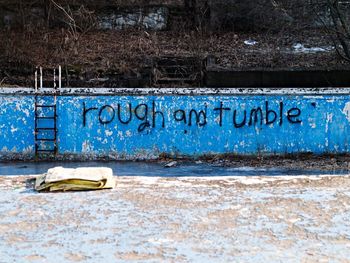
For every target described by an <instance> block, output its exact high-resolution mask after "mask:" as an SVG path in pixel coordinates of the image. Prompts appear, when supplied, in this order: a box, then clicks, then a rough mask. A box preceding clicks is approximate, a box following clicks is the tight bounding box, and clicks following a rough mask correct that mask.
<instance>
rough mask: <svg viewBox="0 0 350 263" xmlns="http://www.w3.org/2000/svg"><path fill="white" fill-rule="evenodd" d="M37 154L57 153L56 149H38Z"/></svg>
mask: <svg viewBox="0 0 350 263" xmlns="http://www.w3.org/2000/svg"><path fill="white" fill-rule="evenodd" d="M36 151H37V152H43V153H44V152H47V153H54V152H56V149H53V150H42V149H37V150H36Z"/></svg>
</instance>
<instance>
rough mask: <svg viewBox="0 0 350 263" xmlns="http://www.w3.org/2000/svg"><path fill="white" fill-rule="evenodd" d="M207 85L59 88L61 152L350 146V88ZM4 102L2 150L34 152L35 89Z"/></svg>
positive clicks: (137, 153) (1, 98)
mask: <svg viewBox="0 0 350 263" xmlns="http://www.w3.org/2000/svg"><path fill="white" fill-rule="evenodd" d="M134 91H135V90H133V92H134ZM209 91H210V92H212V91H213V89H209ZM209 91H207V92H204V93H198V95H184V94H183V95H181V96H179V94H175V95H173V94H167V93H166V92H173V90H171V89H167V91H166V92H165V93H163V94H162V95H147V96H146V95H128V94H124V95H122V96H121V95H117V94H116V95H114V96H112V95H111V94H110V93H109V91H108V92H107V93H106V94H105V95H99V96H95V95H96V94H90V95H86V94H85V95H78V94H76V93H74V92H76V91H74V92H73V93H72V94H66V95H62V94H61V95H60V96H58V97H57V104H58V112H57V114H58V120H57V121H58V122H57V127H58V153H59V155H61V156H78V157H79V156H80V158H83V159H84V158H90V159H91V158H92V159H94V158H103V157H106V158H116V159H138V158H140V159H149V158H156V157H158V156H159V154H160V153H167V154H170V155H174V156H179V155H187V156H197V155H202V154H217V153H218V154H222V153H233V154H241V155H256V154H286V153H301V152H313V153H316V154H322V153H334V154H337V153H350V148H349V143H350V102H349V99H350V95H348V94H350V93H348V94H346V95H345V94H341V93H339V94H337V93H333V94H328V95H327V94H326V91H325V90H324V94H323V95H319V94H318V91H315V92H316V93H315V94H312V93H308V94H307V95H305V94H304V93H305V92H311V91H310V90H307V89H300V93H293V92H292V93H290V94H283V93H281V94H279V93H278V92H281V91H283V92H285V91H284V90H283V89H280V90H279V91H278V92H277V91H276V90H275V93H269V94H263V90H262V89H260V91H259V92H255V93H253V94H247V93H246V92H243V93H239V92H237V90H235V91H232V93H231V94H226V89H222V90H219V91H220V92H221V94H220V93H218V94H216V95H211V93H210V92H209ZM343 91H344V90H343ZM99 92H101V91H99ZM163 92H164V91H163ZM192 92H193V91H192ZM98 94H99V93H98ZM130 94H132V93H130ZM46 99H47V100H48V101H49V100H50V99H52V98H50V97H49V96H43V99H42V100H43V101H42V102H43V103H45V101H44V100H46ZM0 103H1V108H0V129H1V134H2V136H1V140H0V149H1V151H0V157H1V158H3V159H4V158H7V157H6V156H9V155H10V154H11V155H12V154H15V155H16V156H20V155H23V154H26V155H28V156H29V157H30V158H33V157H34V153H35V152H34V149H35V148H34V95H31V94H28V95H23V94H22V95H18V94H17V95H15V94H8V93H6V94H3V95H1V93H0ZM84 105H85V106H84ZM129 106H131V108H130V107H129ZM84 107H85V108H84ZM13 109H16V110H15V111H14V110H13ZM175 113H177V114H175ZM235 114H236V115H235ZM235 116H236V117H235ZM84 120H85V122H84ZM84 123H85V125H84ZM9 149H10V150H9Z"/></svg>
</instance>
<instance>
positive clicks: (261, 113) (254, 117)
mask: <svg viewBox="0 0 350 263" xmlns="http://www.w3.org/2000/svg"><path fill="white" fill-rule="evenodd" d="M278 108H279V109H278V110H277V111H275V110H273V109H271V108H270V107H269V102H268V101H265V107H253V108H251V109H244V110H243V111H240V110H237V109H234V110H233V115H232V123H233V126H234V127H235V128H242V127H244V126H246V125H247V126H256V125H260V126H262V125H263V124H265V125H271V124H273V123H276V122H278V125H279V126H282V124H283V120H284V118H286V119H287V121H288V122H289V123H291V124H298V123H301V122H302V121H301V119H299V118H298V117H300V115H301V110H300V109H299V108H297V107H294V108H290V109H289V110H288V111H287V112H285V111H284V109H285V106H284V104H283V102H282V101H281V102H279V104H278ZM231 111H232V109H231V108H229V107H225V105H224V104H223V103H222V102H220V106H219V107H218V108H214V112H215V113H216V116H217V117H218V118H219V126H220V127H222V125H223V120H224V118H225V117H226V115H227V114H230V113H231Z"/></svg>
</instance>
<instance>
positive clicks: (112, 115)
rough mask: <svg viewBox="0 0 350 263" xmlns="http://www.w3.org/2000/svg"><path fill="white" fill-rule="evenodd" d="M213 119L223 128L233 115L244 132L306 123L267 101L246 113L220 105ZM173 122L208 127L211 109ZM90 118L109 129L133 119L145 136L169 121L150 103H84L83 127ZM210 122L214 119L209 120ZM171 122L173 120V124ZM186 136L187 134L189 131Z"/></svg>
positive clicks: (175, 115)
mask: <svg viewBox="0 0 350 263" xmlns="http://www.w3.org/2000/svg"><path fill="white" fill-rule="evenodd" d="M212 111H213V112H212V116H213V117H215V118H216V119H218V123H219V126H220V127H222V126H223V124H224V121H226V120H228V117H229V115H231V117H230V118H231V120H232V125H233V127H235V128H243V127H244V126H248V127H249V126H257V125H258V126H262V125H264V124H265V125H272V124H274V123H277V124H278V125H279V126H282V124H283V122H284V120H285V119H286V120H287V121H288V122H289V123H291V124H300V123H301V122H302V120H301V118H300V116H301V110H300V109H299V108H297V107H293V108H289V109H288V108H286V107H285V105H284V103H283V102H282V101H281V102H279V103H278V109H276V108H273V107H271V106H270V105H269V102H268V101H265V103H264V106H261V107H260V106H258V107H252V108H247V107H246V108H245V109H243V110H239V109H232V108H230V107H227V105H224V103H223V102H220V104H219V107H217V108H214V109H212ZM170 113H172V120H173V121H176V122H178V123H182V124H183V125H186V126H189V127H191V126H197V127H204V126H206V125H207V124H208V107H207V104H205V105H204V107H202V109H192V108H190V109H187V110H184V109H176V110H174V111H172V112H170ZM87 116H89V117H90V119H91V118H97V120H98V121H99V123H100V124H102V125H108V124H110V123H112V122H113V121H114V120H117V121H118V122H119V123H120V124H121V125H128V124H130V123H131V122H132V120H133V119H136V120H137V121H140V122H141V123H140V124H139V125H138V127H137V130H138V132H143V131H145V130H146V129H147V128H165V126H166V118H165V114H164V112H163V111H161V110H160V109H159V108H157V107H156V103H155V102H154V101H152V103H151V105H150V106H149V105H148V104H146V103H140V104H137V105H135V106H133V105H132V103H130V102H127V103H124V104H121V103H118V104H117V107H113V106H112V105H108V104H106V105H103V106H102V107H100V108H98V107H87V106H86V104H85V102H83V126H84V127H85V126H86V125H87ZM209 120H210V119H209ZM169 121H171V120H169ZM185 133H186V130H185Z"/></svg>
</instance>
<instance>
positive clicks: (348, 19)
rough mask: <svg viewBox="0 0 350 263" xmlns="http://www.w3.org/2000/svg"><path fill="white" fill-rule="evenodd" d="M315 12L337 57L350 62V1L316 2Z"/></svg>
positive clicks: (331, 0) (327, 0)
mask: <svg viewBox="0 0 350 263" xmlns="http://www.w3.org/2000/svg"><path fill="white" fill-rule="evenodd" d="M314 4H315V6H316V7H315V10H316V12H317V16H318V19H319V20H320V21H321V22H322V24H323V26H324V28H325V30H326V32H327V34H328V35H329V36H330V37H331V39H332V41H333V44H334V48H335V50H336V52H337V53H338V55H339V56H340V57H341V58H342V59H344V60H346V61H348V62H350V1H344V0H343V1H341V0H323V1H317V2H315V3H314Z"/></svg>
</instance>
